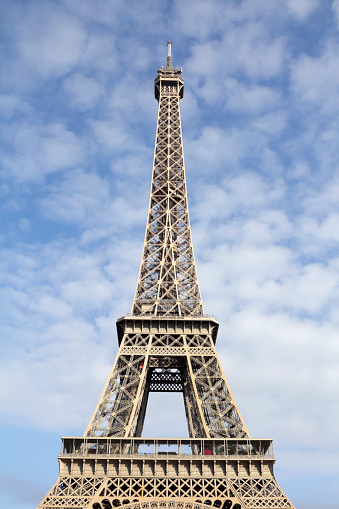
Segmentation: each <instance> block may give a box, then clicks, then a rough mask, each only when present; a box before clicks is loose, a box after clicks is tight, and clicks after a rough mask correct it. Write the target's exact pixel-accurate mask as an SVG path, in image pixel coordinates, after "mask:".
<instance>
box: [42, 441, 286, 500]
mask: <svg viewBox="0 0 339 509" xmlns="http://www.w3.org/2000/svg"><path fill="white" fill-rule="evenodd" d="M58 459H59V466H60V472H59V477H58V479H57V482H56V483H55V485H54V486H53V487H52V489H51V490H50V492H49V493H48V494H47V495H46V497H45V498H44V499H43V501H42V502H41V504H40V505H39V506H38V509H61V508H62V509H71V508H78V509H85V508H86V509H87V508H88V509H114V508H115V507H120V506H124V507H125V509H129V508H132V507H135V508H136V509H158V508H159V509H160V507H161V508H162V509H176V508H180V509H202V508H204V507H207V506H208V507H214V508H216V509H245V508H246V509H252V508H253V509H254V508H256V509H264V508H265V509H266V508H276V509H294V506H293V504H292V503H291V502H290V501H289V500H288V498H287V497H286V495H285V494H284V493H283V492H282V490H281V489H280V487H279V486H278V484H277V482H276V480H275V477H274V471H273V470H274V463H275V458H274V456H273V450H272V440H271V439H207V438H206V439H189V438H187V439H186V438H185V439H167V438H164V439H161V438H117V437H112V438H108V437H64V438H62V450H61V453H60V455H59V458H58Z"/></svg>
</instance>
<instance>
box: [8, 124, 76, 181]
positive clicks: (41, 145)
mask: <svg viewBox="0 0 339 509" xmlns="http://www.w3.org/2000/svg"><path fill="white" fill-rule="evenodd" d="M4 138H5V140H6V142H7V141H9V140H10V139H11V142H12V146H11V151H12V153H6V150H5V149H4V156H3V168H4V171H5V172H6V174H7V175H8V176H10V178H15V179H16V180H17V181H19V182H28V181H34V180H39V179H42V178H43V176H44V175H48V174H51V173H54V172H57V171H62V170H65V169H66V168H69V167H72V166H74V165H77V164H78V163H80V162H81V161H82V159H83V153H82V149H81V143H80V140H79V138H78V137H77V136H76V135H75V134H74V133H73V132H71V131H69V130H68V129H67V128H65V126H64V125H62V124H60V123H50V124H47V125H43V124H41V123H38V122H36V123H23V124H21V125H17V124H13V125H12V126H10V128H9V129H8V131H7V132H6V133H5V136H4Z"/></svg>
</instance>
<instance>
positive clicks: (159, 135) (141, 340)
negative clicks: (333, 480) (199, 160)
mask: <svg viewBox="0 0 339 509" xmlns="http://www.w3.org/2000/svg"><path fill="white" fill-rule="evenodd" d="M167 45H168V57H167V65H166V68H163V67H161V69H158V74H157V77H156V78H155V98H156V99H157V101H158V102H159V112H158V123H157V130H156V141H155V150H154V164H153V176H152V186H151V197H150V204H149V212H148V219H147V226H146V234H145V241H144V247H143V254H142V260H141V266H140V272H139V278H138V283H137V287H136V292H135V296H134V300H133V305H132V310H131V313H129V314H127V315H125V316H123V317H121V318H119V319H118V320H117V333H118V341H119V351H118V354H117V357H116V360H115V362H114V365H113V368H112V371H111V373H110V375H109V377H108V380H107V383H106V386H105V388H104V391H103V393H102V395H101V397H100V400H99V402H98V405H97V407H96V409H95V411H94V414H93V417H92V419H91V420H90V423H89V425H88V427H87V429H86V431H85V433H84V435H83V436H82V437H63V438H62V447H61V453H60V455H59V457H58V459H59V469H60V471H59V476H58V479H57V481H56V483H55V485H54V486H53V487H52V489H51V490H50V491H49V493H48V494H47V495H46V497H45V498H44V499H43V501H42V502H41V503H40V505H39V506H38V507H39V509H56V508H57V509H61V508H63V509H71V508H78V509H85V508H86V509H87V508H88V509H89V508H90V509H114V508H116V507H120V506H124V507H125V509H130V508H132V507H133V508H136V509H158V508H164V509H165V508H173V509H175V508H180V509H204V508H207V507H209V508H211V507H213V508H216V509H241V508H243V509H244V508H246V509H254V508H260V509H261V508H262V509H263V508H278V509H282V508H288V509H293V508H294V506H293V505H292V503H291V502H290V501H289V500H288V498H287V497H286V495H285V494H284V493H283V492H282V490H281V489H280V487H279V486H278V484H277V482H276V480H275V477H274V470H273V467H274V463H275V458H274V456H273V449H272V440H271V439H261V438H260V439H257V438H251V437H250V435H249V433H248V431H247V429H246V426H245V424H244V421H243V420H242V418H241V415H240V413H239V410H238V408H237V406H236V404H235V401H234V399H233V396H232V393H231V391H230V388H229V386H228V383H227V381H226V378H225V375H224V373H223V370H222V367H221V364H220V362H219V359H218V356H217V353H216V350H215V342H216V339H217V333H218V327H219V324H218V322H217V320H216V319H215V318H213V317H211V316H210V315H206V314H205V313H204V308H203V303H202V299H201V294H200V290H199V284H198V278H197V271H196V266H195V260H194V254H193V247H192V240H191V229H190V221H189V215H188V206H187V190H186V179H185V168H184V157H183V145H182V134H181V120H180V108H179V104H180V101H181V99H182V98H183V93H184V80H183V78H182V77H181V73H182V70H181V69H174V68H173V66H172V57H171V45H172V43H171V42H168V43H167ZM150 392H182V394H183V398H184V406H185V413H186V419H187V426H188V431H189V438H173V439H169V438H142V436H141V435H142V429H143V424H144V419H145V413H146V407H147V400H148V395H149V393H150Z"/></svg>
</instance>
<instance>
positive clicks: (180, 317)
mask: <svg viewBox="0 0 339 509" xmlns="http://www.w3.org/2000/svg"><path fill="white" fill-rule="evenodd" d="M125 316H127V317H135V318H148V319H149V318H150V317H151V318H156V319H158V318H160V319H166V320H168V319H169V318H170V319H171V320H172V319H173V320H192V318H194V319H199V318H211V319H212V320H214V321H216V322H217V321H218V318H216V317H215V316H214V315H210V314H202V313H201V314H200V315H179V313H169V314H168V315H155V314H148V313H146V312H145V313H140V314H139V313H124V314H123V315H120V316H119V317H118V320H120V319H121V318H124V317H125Z"/></svg>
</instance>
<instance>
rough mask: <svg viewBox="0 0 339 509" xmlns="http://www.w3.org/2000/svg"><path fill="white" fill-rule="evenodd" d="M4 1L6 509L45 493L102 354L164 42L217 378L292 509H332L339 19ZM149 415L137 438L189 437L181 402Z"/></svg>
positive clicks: (309, 5)
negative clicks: (179, 83)
mask: <svg viewBox="0 0 339 509" xmlns="http://www.w3.org/2000/svg"><path fill="white" fill-rule="evenodd" d="M0 4H1V12H2V20H1V29H0V30H1V39H2V44H1V48H2V56H1V61H2V64H1V69H0V73H1V95H0V115H1V119H2V127H1V152H2V153H1V185H0V194H1V198H0V202H1V205H0V207H1V217H2V219H1V225H0V228H1V234H0V235H1V237H0V238H1V242H2V249H1V262H0V263H1V267H0V271H1V278H2V282H1V304H0V309H1V311H0V312H1V338H2V353H1V360H0V362H1V376H2V383H1V387H2V389H1V402H0V412H1V413H0V415H1V453H2V454H1V456H2V463H3V466H2V480H1V484H2V488H1V492H2V495H1V497H2V498H1V499H0V502H1V506H2V507H6V508H7V509H9V508H10V509H29V508H32V507H35V506H36V505H37V504H38V503H39V502H40V500H41V499H42V498H43V496H44V495H45V494H46V493H47V491H48V490H49V489H50V488H51V486H52V484H53V483H54V482H55V480H56V477H57V473H58V464H57V455H58V453H59V450H60V436H62V435H63V436H67V435H77V436H79V435H82V434H83V432H84V430H85V428H86V426H87V424H88V421H89V419H90V417H91V415H92V412H93V410H94V408H95V406H96V403H97V401H98V398H99V396H100V394H101V391H102V389H103V387H104V384H105V381H106V378H107V376H108V374H109V371H110V368H111V366H112V363H113V360H114V358H115V355H116V353H117V339H116V329H115V321H116V319H117V318H118V317H119V316H121V315H122V314H124V313H126V312H129V311H130V307H131V304H132V299H133V295H134V291H135V286H136V282H137V275H138V269H139V263H140V259H141V250H142V245H143V237H144V229H145V225H146V216H147V207H148V200H149V190H150V179H151V171H152V157H153V148H154V139H155V129H156V119H157V102H156V101H155V99H154V95H153V80H154V78H155V76H156V69H157V68H159V67H160V66H161V65H165V64H166V54H167V49H166V40H167V39H171V40H173V41H174V44H173V52H172V54H173V64H174V66H177V67H181V66H182V67H183V77H184V79H185V95H184V100H183V101H182V103H181V112H182V125H183V136H184V150H185V163H186V172H187V183H188V197H189V206H190V216H191V222H192V234H193V243H194V249H195V256H196V262H197V269H198V276H199V282H200V287H201V292H202V296H203V300H204V305H205V312H206V313H211V314H213V315H215V316H216V317H217V318H218V320H219V322H220V330H219V337H218V341H217V351H218V353H219V355H220V359H221V362H222V365H223V368H224V371H225V374H226V377H227V379H228V382H229V384H230V386H231V389H232V391H233V394H234V397H235V400H236V402H237V405H238V407H239V409H240V412H241V414H242V417H243V418H244V420H245V423H246V425H247V427H248V429H249V432H250V433H251V435H252V436H253V437H257V438H261V437H273V439H274V451H275V455H276V458H277V464H276V476H277V480H278V482H279V484H280V486H281V487H282V489H283V490H284V491H285V492H286V493H287V495H288V496H289V498H290V499H291V500H292V502H293V503H294V504H295V505H296V507H297V509H316V508H317V509H334V508H338V507H339V496H338V488H337V481H338V476H339V472H338V443H339V440H338V439H339V437H338V428H339V425H338V421H339V419H338V417H339V416H338V414H339V410H338V389H339V380H338V351H339V341H338V325H339V311H338V304H339V287H338V276H339V252H338V241H339V162H338V161H339V142H338V139H339V0H334V1H332V0H274V1H272V0H228V1H226V0H225V1H218V0H195V1H193V0H178V1H176V0H173V1H166V0H163V1H155V0H143V1H142V2H140V1H133V0H131V1H126V0H125V1H120V0H112V1H110V0H59V1H57V0H54V1H53V0H25V1H24V0H22V1H20V0H1V2H0ZM151 396H152V397H151V399H150V403H149V407H148V413H147V416H146V424H145V430H144V436H187V430H186V424H185V416H184V407H183V403H182V400H181V395H180V394H179V395H178V394H175V395H171V394H169V395H166V396H168V397H166V398H165V397H164V395H162V397H161V399H159V398H158V399H157V398H156V396H155V395H151Z"/></svg>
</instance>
